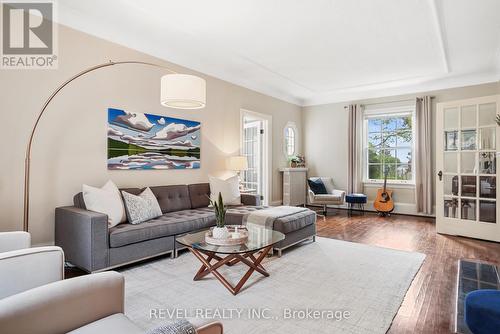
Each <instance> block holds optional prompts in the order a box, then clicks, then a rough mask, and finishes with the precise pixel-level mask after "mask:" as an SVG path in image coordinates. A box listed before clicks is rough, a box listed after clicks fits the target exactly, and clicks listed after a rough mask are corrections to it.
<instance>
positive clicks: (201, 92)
mask: <svg viewBox="0 0 500 334" xmlns="http://www.w3.org/2000/svg"><path fill="white" fill-rule="evenodd" d="M127 64H129V65H130V64H136V65H146V66H153V67H157V68H160V69H164V70H167V71H168V72H169V74H166V75H163V76H162V77H161V81H160V84H161V94H160V95H161V98H160V103H161V104H162V105H163V106H165V107H171V108H176V109H200V108H203V107H205V104H206V83H205V80H204V79H202V78H200V77H197V76H194V75H188V74H180V73H177V72H175V71H173V70H171V69H170V68H168V67H166V66H163V65H159V64H155V63H149V62H143V61H133V60H131V61H117V62H113V61H110V62H108V63H103V64H99V65H95V66H92V67H89V68H87V69H85V70H83V71H81V72H79V73H77V74H75V75H73V76H72V77H71V78H69V79H68V80H66V81H64V82H63V83H62V84H61V85H59V86H58V87H57V88H56V90H54V92H53V93H52V94H51V95H50V96H49V97H48V98H47V100H46V101H45V103H44V104H43V106H42V109H40V112H39V113H38V116H37V118H36V121H35V124H34V126H33V128H32V130H31V134H30V136H29V140H28V145H27V147H26V159H25V162H24V217H23V230H24V231H28V229H29V205H30V165H31V146H32V144H33V139H34V136H35V132H36V129H37V127H38V124H39V123H40V120H41V118H42V116H43V114H44V113H45V111H46V110H47V107H48V106H49V104H50V102H51V101H52V100H53V99H54V98H55V97H56V95H57V94H58V93H59V92H60V91H61V90H63V89H64V87H66V86H67V85H69V84H70V83H71V82H73V81H75V80H76V79H78V78H80V77H82V76H84V75H86V74H88V73H90V72H94V71H96V70H98V69H101V68H104V67H109V66H115V65H127Z"/></svg>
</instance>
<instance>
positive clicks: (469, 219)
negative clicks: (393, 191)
mask: <svg viewBox="0 0 500 334" xmlns="http://www.w3.org/2000/svg"><path fill="white" fill-rule="evenodd" d="M499 104H500V95H495V96H486V97H481V98H474V99H468V100H461V101H453V102H446V103H439V104H438V105H437V115H436V170H437V171H438V175H437V177H436V229H437V232H438V233H445V234H452V235H461V236H466V237H472V238H479V239H485V240H492V241H500V219H499V218H500V215H499V212H500V205H499V203H498V199H497V188H498V187H497V186H498V182H499V180H498V178H497V153H496V152H497V149H498V148H500V132H499V127H498V125H497V124H496V115H497V113H498V108H499Z"/></svg>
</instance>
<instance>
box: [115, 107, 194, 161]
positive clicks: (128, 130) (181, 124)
mask: <svg viewBox="0 0 500 334" xmlns="http://www.w3.org/2000/svg"><path fill="white" fill-rule="evenodd" d="M200 128H201V125H200V123H199V122H194V121H188V120H183V119H178V118H171V117H165V116H158V115H151V114H144V113H139V112H130V111H125V110H120V109H113V108H109V109H108V169H118V170H119V169H123V170H130V169H150V170H151V169H186V168H200Z"/></svg>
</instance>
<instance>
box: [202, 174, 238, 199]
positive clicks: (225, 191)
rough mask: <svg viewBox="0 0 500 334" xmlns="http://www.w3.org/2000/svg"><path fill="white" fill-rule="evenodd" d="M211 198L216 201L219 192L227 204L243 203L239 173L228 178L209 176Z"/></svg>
mask: <svg viewBox="0 0 500 334" xmlns="http://www.w3.org/2000/svg"><path fill="white" fill-rule="evenodd" d="M208 180H209V182H210V198H211V199H212V200H213V201H216V200H217V198H218V197H219V193H221V195H222V200H223V202H224V204H225V205H241V194H240V182H239V178H238V175H235V176H231V177H229V178H227V179H221V178H218V177H214V176H209V177H208Z"/></svg>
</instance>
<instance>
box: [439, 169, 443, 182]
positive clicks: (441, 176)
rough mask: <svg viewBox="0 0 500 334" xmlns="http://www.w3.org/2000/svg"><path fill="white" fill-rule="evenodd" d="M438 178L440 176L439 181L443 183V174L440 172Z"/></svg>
mask: <svg viewBox="0 0 500 334" xmlns="http://www.w3.org/2000/svg"><path fill="white" fill-rule="evenodd" d="M438 176H439V181H441V180H442V179H443V172H442V171H439V173H438Z"/></svg>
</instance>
